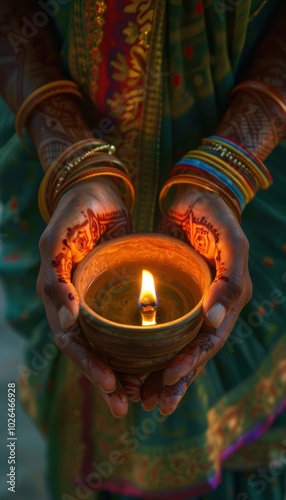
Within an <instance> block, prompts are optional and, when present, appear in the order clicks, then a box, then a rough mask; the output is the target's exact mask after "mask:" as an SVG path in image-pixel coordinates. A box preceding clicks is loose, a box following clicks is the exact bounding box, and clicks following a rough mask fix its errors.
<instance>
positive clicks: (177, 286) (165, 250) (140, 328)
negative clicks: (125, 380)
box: [74, 234, 211, 373]
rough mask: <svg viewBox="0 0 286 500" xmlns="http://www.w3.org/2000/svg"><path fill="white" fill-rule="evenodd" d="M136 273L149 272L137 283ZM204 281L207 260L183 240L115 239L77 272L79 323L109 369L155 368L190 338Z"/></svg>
mask: <svg viewBox="0 0 286 500" xmlns="http://www.w3.org/2000/svg"><path fill="white" fill-rule="evenodd" d="M142 270H144V271H146V270H148V272H147V273H143V275H144V274H145V278H144V279H143V280H142ZM153 278H154V279H153ZM146 279H147V285H146ZM154 280H155V284H156V290H155V286H154ZM143 283H144V286H143ZM210 284H211V273H210V269H209V267H208V265H207V263H206V262H205V261H204V259H203V258H202V257H201V256H200V255H199V254H198V253H197V252H195V250H193V249H192V248H191V247H190V246H188V245H187V244H186V243H184V242H182V241H179V240H176V239H174V238H170V237H167V236H163V235H159V234H138V235H135V234H134V235H128V236H124V237H120V238H116V239H115V240H111V241H109V242H106V243H101V244H100V245H98V246H97V247H96V248H95V249H94V250H93V251H92V252H90V253H89V254H88V255H87V256H86V257H85V259H83V261H82V262H81V263H80V264H79V266H78V267H77V269H76V272H75V275H74V285H75V287H76V289H77V291H78V294H79V300H80V314H79V322H80V324H81V327H82V331H83V333H84V335H85V336H86V338H87V339H88V341H89V343H90V346H91V347H92V348H93V349H94V350H95V351H96V352H97V353H98V354H99V355H100V356H101V357H102V358H103V359H104V360H105V361H107V362H108V363H109V364H110V366H111V367H112V368H113V369H116V370H120V371H124V372H129V373H142V371H143V372H144V371H146V372H151V371H156V370H160V369H162V368H164V367H166V366H167V364H168V362H169V360H170V359H172V357H173V356H174V355H175V354H176V353H177V352H179V351H180V350H181V349H182V348H183V347H185V345H187V344H188V343H189V342H190V341H191V340H192V339H193V338H194V337H195V336H196V335H197V333H198V331H199V329H200V326H201V324H202V321H203V314H202V302H203V298H204V295H205V293H206V292H207V290H208V288H209V286H210ZM140 287H141V293H140ZM138 298H139V299H138Z"/></svg>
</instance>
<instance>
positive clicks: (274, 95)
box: [230, 80, 286, 113]
mask: <svg viewBox="0 0 286 500" xmlns="http://www.w3.org/2000/svg"><path fill="white" fill-rule="evenodd" d="M239 90H256V91H258V92H260V93H261V94H264V95H266V96H267V97H269V98H270V99H272V101H274V102H275V103H276V104H277V106H279V108H280V109H281V110H282V111H283V113H286V98H285V97H284V95H283V94H282V92H280V91H279V90H278V89H276V88H275V87H272V86H271V85H268V84H267V83H264V82H261V81H259V80H244V81H243V82H241V83H239V84H238V85H236V87H234V89H232V91H231V93H230V95H231V97H233V96H234V95H235V94H236V93H237V92H238V91H239Z"/></svg>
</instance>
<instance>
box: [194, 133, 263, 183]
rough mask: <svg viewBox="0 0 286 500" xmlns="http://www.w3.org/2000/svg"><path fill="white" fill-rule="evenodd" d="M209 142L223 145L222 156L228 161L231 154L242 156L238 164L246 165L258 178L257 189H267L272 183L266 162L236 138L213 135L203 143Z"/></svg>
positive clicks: (240, 166)
mask: <svg viewBox="0 0 286 500" xmlns="http://www.w3.org/2000/svg"><path fill="white" fill-rule="evenodd" d="M207 143H212V144H218V145H219V146H221V147H222V150H221V153H222V154H221V156H225V157H226V158H227V159H228V161H229V158H230V156H232V154H233V153H235V154H236V158H240V164H239V162H238V163H237V166H238V167H239V168H240V169H242V168H243V166H244V165H245V167H246V168H247V170H248V171H249V173H250V174H251V175H252V176H253V177H257V178H258V181H257V189H267V188H268V187H269V186H270V185H271V184H272V182H273V179H272V176H271V174H270V172H269V170H268V169H267V168H266V166H265V165H264V163H263V162H262V161H261V160H260V159H259V158H258V157H257V156H256V155H255V154H254V153H252V151H249V150H248V149H247V148H246V147H245V146H243V145H242V144H240V143H238V142H237V141H235V140H234V139H230V138H229V137H225V136H221V135H220V136H217V135H213V136H210V137H208V138H207V139H203V140H202V144H207ZM228 153H229V155H228ZM232 159H233V158H232ZM235 166H236V164H235Z"/></svg>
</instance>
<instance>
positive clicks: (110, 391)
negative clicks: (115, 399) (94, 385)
mask: <svg viewBox="0 0 286 500" xmlns="http://www.w3.org/2000/svg"><path fill="white" fill-rule="evenodd" d="M98 387H99V388H100V389H101V390H102V392H105V394H111V393H112V392H114V391H115V389H116V385H115V386H114V387H113V388H112V389H103V387H102V386H101V385H100V384H98Z"/></svg>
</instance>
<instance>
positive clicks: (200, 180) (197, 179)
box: [159, 175, 241, 222]
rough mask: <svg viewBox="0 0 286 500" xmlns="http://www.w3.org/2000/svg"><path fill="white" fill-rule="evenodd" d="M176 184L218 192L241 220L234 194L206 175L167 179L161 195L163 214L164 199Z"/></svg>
mask: <svg viewBox="0 0 286 500" xmlns="http://www.w3.org/2000/svg"><path fill="white" fill-rule="evenodd" d="M176 184H190V185H193V186H197V187H199V188H201V189H203V190H204V189H205V190H206V191H209V192H211V193H214V194H217V195H218V196H220V197H221V198H222V199H223V200H224V201H225V203H227V205H228V206H229V207H230V208H231V210H232V211H233V213H234V215H235V217H236V218H237V220H238V221H239V222H240V220H241V215H240V210H239V207H238V205H237V203H236V200H235V199H234V198H233V196H232V194H231V193H229V191H228V189H227V188H226V187H223V188H221V187H220V186H218V184H217V183H214V182H212V181H210V180H208V179H207V178H205V177H201V176H194V175H177V176H175V177H171V178H170V179H168V180H167V182H165V184H164V185H163V187H162V189H161V192H160V195H159V207H160V210H161V213H162V214H163V213H164V212H165V211H166V207H165V203H164V200H165V198H166V196H167V193H168V191H169V190H170V188H171V187H173V186H174V185H176Z"/></svg>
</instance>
